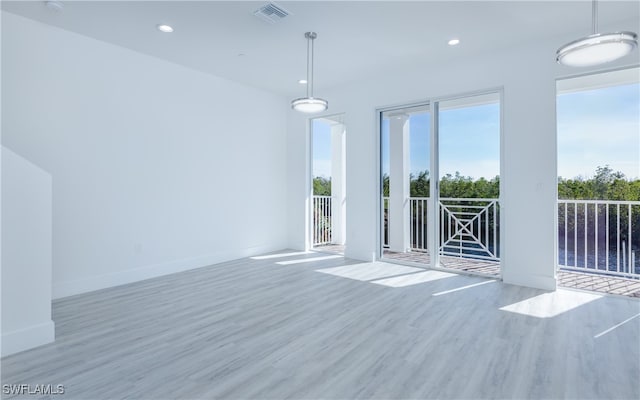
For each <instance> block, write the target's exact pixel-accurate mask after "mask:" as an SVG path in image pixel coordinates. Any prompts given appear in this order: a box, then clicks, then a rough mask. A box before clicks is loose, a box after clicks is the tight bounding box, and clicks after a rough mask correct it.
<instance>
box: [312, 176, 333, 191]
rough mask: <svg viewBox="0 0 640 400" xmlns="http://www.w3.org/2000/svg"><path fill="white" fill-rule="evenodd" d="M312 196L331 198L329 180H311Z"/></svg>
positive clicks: (315, 178) (319, 178) (318, 177)
mask: <svg viewBox="0 0 640 400" xmlns="http://www.w3.org/2000/svg"><path fill="white" fill-rule="evenodd" d="M313 194H314V195H315V196H331V178H328V179H327V178H325V177H324V176H316V177H314V178H313Z"/></svg>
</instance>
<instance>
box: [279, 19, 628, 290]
mask: <svg viewBox="0 0 640 400" xmlns="http://www.w3.org/2000/svg"><path fill="white" fill-rule="evenodd" d="M631 23H632V24H633V21H631ZM632 26H633V25H632ZM607 28H608V27H603V29H604V30H606V29H607ZM580 35H581V34H580V33H576V34H575V36H573V35H567V36H566V37H561V38H553V39H545V40H540V41H538V42H536V43H529V44H523V45H522V46H521V47H519V48H512V49H505V50H504V51H502V52H498V53H494V54H486V55H482V56H477V57H474V58H473V59H468V60H458V61H456V62H452V63H450V64H447V65H436V66H433V65H401V66H399V67H398V68H397V69H395V70H393V71H389V73H388V74H385V75H382V76H377V77H375V79H369V80H367V81H361V82H354V83H352V84H350V85H345V86H342V87H340V88H336V89H334V90H329V91H318V93H317V95H318V96H320V97H323V98H326V99H327V100H328V101H329V107H330V109H329V113H331V114H334V113H342V112H344V113H345V124H346V125H347V126H348V132H347V167H346V168H347V202H348V204H349V207H348V209H347V239H346V256H348V257H352V258H356V259H361V260H371V259H372V258H373V257H374V255H375V253H376V236H377V234H376V232H377V226H376V215H377V213H378V211H377V208H376V207H377V203H376V201H377V200H376V199H377V196H378V193H379V192H378V188H377V181H378V180H379V176H378V174H379V172H378V171H379V170H378V169H377V158H378V144H377V140H378V136H377V132H376V113H375V109H376V108H377V107H383V106H389V105H399V104H406V103H410V102H413V101H418V100H425V99H430V98H438V97H446V96H452V95H457V94H463V93H468V92H474V91H479V90H485V89H490V88H503V90H504V99H503V100H504V103H503V113H504V121H503V129H504V141H503V159H502V161H501V162H502V177H501V179H502V182H503V189H504V190H503V192H502V193H501V205H502V213H503V217H504V225H502V231H503V239H504V240H503V252H502V262H503V279H504V281H505V282H508V283H514V284H520V285H525V286H533V287H539V288H545V289H554V288H555V265H556V260H555V257H556V256H555V254H556V249H555V235H556V232H555V222H554V221H555V207H556V205H555V204H556V198H557V196H556V191H557V186H556V180H557V177H556V116H555V102H556V89H555V79H556V78H558V77H562V76H568V75H572V74H580V73H585V72H588V71H589V70H585V69H577V70H576V69H570V68H567V67H562V66H559V65H557V64H556V62H555V51H556V49H557V48H558V46H559V45H561V44H564V43H566V42H568V41H569V40H571V39H575V38H576V37H578V36H580ZM425 51H428V49H425ZM638 60H639V58H638V51H636V52H635V54H634V55H633V56H631V57H628V58H626V59H624V60H621V61H620V62H617V63H612V64H609V65H606V66H605V67H604V69H606V68H614V67H620V66H623V65H630V64H631V65H633V64H637V63H638ZM306 129H307V123H306V119H305V118H304V116H302V115H300V114H297V113H294V112H290V113H289V121H288V143H289V149H290V150H289V153H288V162H289V171H290V172H289V180H290V181H289V189H288V193H289V205H288V209H289V210H290V215H291V216H292V218H290V220H289V244H290V247H292V248H298V249H301V248H304V237H305V236H304V233H305V229H306V228H305V224H307V223H308V222H307V221H306V215H305V207H306V196H307V194H308V193H309V192H308V189H307V187H306V186H305V181H306V179H307V176H308V173H307V171H308V170H307V168H308V167H307V165H308V154H309V153H308V151H305V148H308V133H306V132H305V130H306Z"/></svg>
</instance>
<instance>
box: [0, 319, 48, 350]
mask: <svg viewBox="0 0 640 400" xmlns="http://www.w3.org/2000/svg"><path fill="white" fill-rule="evenodd" d="M54 340H55V324H54V323H53V321H47V322H44V323H42V324H38V325H33V326H29V327H27V328H23V329H18V330H15V331H11V332H6V333H3V334H2V342H1V344H0V347H1V348H2V350H1V351H0V353H1V354H2V357H5V356H9V355H11V354H15V353H19V352H21V351H25V350H29V349H32V348H34V347H38V346H42V345H44V344H47V343H51V342H53V341H54Z"/></svg>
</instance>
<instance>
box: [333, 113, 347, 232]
mask: <svg viewBox="0 0 640 400" xmlns="http://www.w3.org/2000/svg"><path fill="white" fill-rule="evenodd" d="M345 140H346V138H345V126H344V124H341V123H336V124H334V125H332V126H331V219H332V221H331V226H332V233H331V242H332V243H335V244H344V240H345V237H346V197H345V194H346V193H347V186H346V174H345V163H346V157H345V156H346V154H345Z"/></svg>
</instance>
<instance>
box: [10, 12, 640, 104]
mask: <svg viewBox="0 0 640 400" xmlns="http://www.w3.org/2000/svg"><path fill="white" fill-rule="evenodd" d="M265 3H266V1H225V2H223V1H65V2H64V6H65V7H64V10H63V11H62V12H60V13H53V12H51V11H50V10H48V9H47V7H46V6H45V5H44V2H43V1H35V2H34V1H3V2H2V9H3V10H5V11H9V12H12V13H15V14H19V15H22V16H25V17H28V18H32V19H35V20H38V21H41V22H44V23H47V24H51V25H54V26H58V27H61V28H64V29H67V30H70V31H74V32H78V33H80V34H83V35H86V36H90V37H93V38H96V39H99V40H103V41H106V42H111V43H114V44H117V45H120V46H123V47H127V48H130V49H132V50H136V51H139V52H141V53H146V54H149V55H153V56H156V57H159V58H163V59H166V60H169V61H172V62H175V63H178V64H182V65H185V66H188V67H191V68H194V69H197V70H200V71H204V72H208V73H211V74H214V75H217V76H221V77H224V78H228V79H231V80H234V81H238V82H242V83H246V84H249V85H252V86H255V87H260V88H263V89H266V90H269V91H272V92H275V93H279V94H283V95H286V96H295V95H302V94H303V93H304V87H303V85H300V84H298V83H297V80H298V79H301V78H304V76H305V73H306V40H305V39H304V32H305V31H309V30H313V31H316V32H317V33H318V39H317V40H316V42H315V45H316V63H315V64H316V65H315V67H316V68H315V77H316V82H315V83H316V85H315V86H316V90H315V93H316V95H318V96H321V95H322V89H323V88H327V87H331V86H336V85H340V84H341V83H344V82H348V81H350V80H354V79H358V78H362V77H366V76H369V75H373V74H376V73H384V72H385V71H389V70H391V69H392V67H393V66H394V65H397V64H407V63H431V62H442V61H443V60H451V59H455V58H458V57H470V56H473V55H474V54H478V53H482V52H489V51H495V50H497V49H499V48H505V47H510V46H514V45H516V44H517V43H519V42H532V41H535V40H538V39H541V38H545V37H554V36H558V35H560V36H562V35H567V40H571V39H574V38H575V37H574V35H575V33H576V32H581V34H585V35H586V34H589V33H590V29H591V2H590V1H547V2H544V1H531V2H529V1H509V2H507V1H498V2H488V1H467V2H462V1H446V2H444V1H440V2H437V1H419V2H418V1H413V2H400V1H384V2H383V1H377V2H364V1H354V2H346V1H342V2H339V1H333V2H323V1H278V2H277V4H279V5H280V6H282V7H284V8H285V9H287V10H288V11H289V12H291V13H292V15H290V16H288V17H287V18H285V19H284V20H282V21H280V22H279V23H277V24H273V25H272V24H269V23H267V22H264V21H262V20H260V19H258V18H257V17H255V16H253V15H252V13H253V11H255V10H256V9H257V8H259V7H260V6H262V5H263V4H265ZM599 20H600V25H601V26H611V25H615V26H616V30H632V31H636V32H637V31H638V25H640V2H637V1H621V2H614V1H601V2H600V5H599ZM159 23H166V24H169V25H171V26H173V27H174V29H175V32H174V33H171V34H164V33H161V32H159V31H157V30H156V28H155V27H156V25H157V24H159ZM616 24H619V25H616ZM453 37H457V38H459V39H460V40H461V43H460V45H458V46H455V47H451V46H448V45H447V41H448V40H449V39H451V38H453ZM561 44H562V43H558V45H561ZM239 54H244V55H239ZM551 56H552V57H553V55H551Z"/></svg>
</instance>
